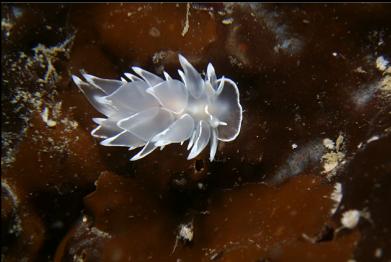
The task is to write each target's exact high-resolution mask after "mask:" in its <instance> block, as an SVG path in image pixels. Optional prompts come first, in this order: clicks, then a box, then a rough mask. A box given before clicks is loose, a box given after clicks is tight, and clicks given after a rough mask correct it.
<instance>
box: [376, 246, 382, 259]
mask: <svg viewBox="0 0 391 262" xmlns="http://www.w3.org/2000/svg"><path fill="white" fill-rule="evenodd" d="M374 255H375V257H376V258H381V257H382V256H383V250H382V249H381V248H376V250H375V254H374Z"/></svg>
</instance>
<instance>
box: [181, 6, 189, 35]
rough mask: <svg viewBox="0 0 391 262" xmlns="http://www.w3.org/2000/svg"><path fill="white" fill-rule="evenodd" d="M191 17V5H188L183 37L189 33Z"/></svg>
mask: <svg viewBox="0 0 391 262" xmlns="http://www.w3.org/2000/svg"><path fill="white" fill-rule="evenodd" d="M189 15H190V3H187V5H186V20H185V26H184V27H183V31H182V36H185V35H186V33H187V32H188V31H189V27H190V25H189Z"/></svg>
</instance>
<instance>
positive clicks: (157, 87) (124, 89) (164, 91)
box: [72, 55, 242, 161]
mask: <svg viewBox="0 0 391 262" xmlns="http://www.w3.org/2000/svg"><path fill="white" fill-rule="evenodd" d="M179 62H180V64H181V66H182V69H183V71H181V70H178V73H179V75H180V77H181V79H182V81H179V80H176V79H172V78H171V77H170V76H169V75H168V74H167V73H166V72H164V76H165V79H163V78H161V77H159V76H157V75H155V74H153V73H150V72H148V71H146V70H143V69H141V68H139V67H133V68H132V69H133V71H134V72H135V73H136V74H137V75H138V76H136V75H134V74H131V73H125V74H124V75H125V77H126V78H121V80H111V79H103V78H98V77H95V76H92V75H89V74H83V77H84V79H85V81H83V80H81V79H80V78H79V77H77V76H74V75H73V76H72V79H73V81H74V82H75V84H76V85H77V86H78V87H79V88H80V90H81V91H82V92H83V93H84V95H85V96H86V97H87V99H88V100H89V102H90V103H91V104H92V105H93V106H94V107H95V109H96V110H98V111H99V112H100V113H102V114H103V115H105V116H106V118H93V121H94V122H95V123H96V124H97V125H98V126H97V127H96V128H95V129H94V130H92V132H91V135H92V136H94V137H98V138H103V139H104V140H103V141H101V142H100V144H101V145H104V146H124V147H129V150H133V149H135V148H138V147H143V148H142V149H141V151H139V152H138V153H137V154H136V155H135V156H133V157H132V158H131V160H138V159H140V158H143V157H145V156H146V155H148V154H150V153H151V152H152V151H153V150H155V149H156V148H157V147H164V146H166V145H168V144H171V143H181V144H182V143H183V142H184V141H186V140H189V143H188V146H187V149H188V150H190V154H189V156H188V158H187V159H192V158H194V157H196V156H197V155H199V154H200V153H201V152H202V150H203V149H204V148H205V147H206V146H207V145H208V143H209V142H210V143H211V145H210V156H209V159H210V161H213V159H214V157H215V154H216V150H217V144H218V141H223V142H228V141H232V140H234V139H235V138H236V137H237V136H238V134H239V132H240V127H241V123H242V107H241V105H240V101H239V90H238V87H237V86H236V84H235V83H234V82H233V81H232V80H231V79H228V78H225V77H221V78H219V79H218V78H217V77H216V74H215V70H214V68H213V66H212V64H208V67H207V73H206V76H205V79H203V78H202V77H201V75H200V74H199V73H198V72H197V70H195V69H194V67H193V66H192V65H191V64H190V63H189V62H188V61H187V60H186V58H184V57H183V56H181V55H179Z"/></svg>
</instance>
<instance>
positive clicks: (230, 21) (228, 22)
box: [221, 17, 234, 25]
mask: <svg viewBox="0 0 391 262" xmlns="http://www.w3.org/2000/svg"><path fill="white" fill-rule="evenodd" d="M233 21H234V19H233V18H232V17H230V18H225V19H223V20H222V21H221V22H222V23H223V24H225V25H230V24H232V23H233Z"/></svg>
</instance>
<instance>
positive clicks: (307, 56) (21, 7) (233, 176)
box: [1, 4, 391, 261]
mask: <svg viewBox="0 0 391 262" xmlns="http://www.w3.org/2000/svg"><path fill="white" fill-rule="evenodd" d="M390 14H391V7H390V6H389V5H387V4H354V5H353V4H335V5H332V4H311V5H305V4H300V5H299V4H290V5H288V4H285V5H272V4H264V5H260V4H213V5H200V4H191V5H186V4H123V5H122V4H72V5H71V4H62V5H61V4H39V5H38V4H2V78H3V79H2V109H3V110H2V111H3V112H2V177H1V180H2V182H1V184H2V194H1V203H2V211H1V218H2V222H1V223H2V225H1V228H2V233H1V234H2V236H1V237H2V251H1V254H2V255H1V256H2V257H1V258H2V261H53V260H54V261H146V260H151V261H348V260H349V259H355V260H356V261H390V260H391V253H390V252H391V251H390V246H391V242H390V239H391V222H390V221H391V209H390V208H389V203H390V201H391V191H390V188H391V177H390V175H391V160H390V156H391V139H390V132H391V114H390V112H391V93H390V74H391V72H390V70H391V69H390V68H388V71H387V69H386V70H380V69H379V68H377V66H376V60H377V58H378V57H380V56H383V57H384V58H385V59H388V60H390V59H391V52H390V50H391V46H390V41H391V36H390V34H391V32H390V31H391V28H390V25H391V19H390V17H391V15H390ZM186 20H188V23H187V22H186ZM186 25H188V27H187V26H186ZM39 44H41V45H39ZM178 53H181V54H183V55H185V56H186V57H187V58H189V61H191V62H192V63H193V64H194V66H195V67H196V68H197V69H198V70H199V71H201V72H202V70H205V68H206V65H207V63H208V62H211V63H213V65H214V67H215V69H216V72H217V74H218V76H219V77H220V76H221V75H225V76H227V77H229V78H232V79H233V80H235V82H237V83H238V86H239V90H240V99H241V104H242V106H243V109H244V113H243V117H244V118H243V125H242V130H241V133H240V135H239V136H238V138H237V139H236V140H235V141H233V142H230V143H220V145H219V148H218V151H217V155H216V161H214V162H212V163H210V162H209V161H208V156H207V152H204V153H203V154H201V155H200V156H199V157H198V158H197V159H195V160H192V161H188V160H186V156H187V152H186V149H185V146H186V144H185V145H184V146H180V145H170V146H167V147H166V148H165V149H164V150H163V151H156V152H154V153H152V154H151V155H149V156H148V157H146V158H144V159H141V160H138V161H136V162H130V161H129V158H130V157H131V155H132V154H134V153H133V152H128V151H127V150H126V149H124V148H112V147H103V146H100V145H99V144H98V141H97V140H95V139H93V138H92V137H91V136H90V134H89V132H90V131H91V130H92V129H93V128H94V124H93V123H92V121H91V118H92V117H97V116H99V114H98V113H97V112H95V111H94V109H93V108H92V106H90V105H89V104H88V102H87V100H86V99H85V98H84V96H83V95H82V94H81V93H80V92H79V91H78V89H77V87H76V86H75V85H74V84H73V83H72V82H71V79H70V75H71V74H72V73H75V74H78V73H79V71H80V70H85V71H87V72H88V73H91V74H93V75H97V76H100V77H110V78H118V77H119V76H120V75H121V73H123V72H126V71H128V70H129V68H130V66H134V65H138V66H141V67H142V68H145V69H147V70H150V71H152V72H155V73H157V74H160V73H161V72H162V71H163V70H166V71H167V72H169V73H170V74H171V75H172V76H173V77H174V78H177V77H178V76H177V73H176V70H177V69H178V68H179V63H178V61H177V55H178ZM387 81H388V82H387ZM45 109H46V110H47V111H48V112H49V114H48V119H46V118H45V117H44V114H43V112H44V111H45ZM51 121H52V122H51ZM53 121H54V123H53ZM325 139H329V141H333V142H334V144H335V146H334V148H327V145H328V144H327V143H326V141H327V140H325ZM206 151H207V150H206ZM325 171H328V172H325ZM336 183H340V184H341V186H342V195H343V198H342V201H341V203H340V205H339V206H338V209H337V211H336V212H335V213H334V214H331V210H332V208H333V207H334V205H335V203H334V201H333V200H332V199H331V194H332V192H333V190H334V188H335V186H336V185H337V184H336ZM348 210H358V211H360V212H361V214H362V216H361V218H360V221H359V223H358V225H357V226H355V227H353V229H346V228H345V229H343V228H342V227H341V217H342V215H343V214H344V212H346V211H348ZM183 224H191V225H192V226H193V233H194V239H193V240H192V241H190V242H185V241H182V240H180V239H177V235H178V232H179V227H180V226H181V225H183Z"/></svg>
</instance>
